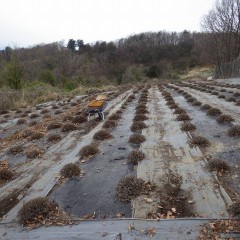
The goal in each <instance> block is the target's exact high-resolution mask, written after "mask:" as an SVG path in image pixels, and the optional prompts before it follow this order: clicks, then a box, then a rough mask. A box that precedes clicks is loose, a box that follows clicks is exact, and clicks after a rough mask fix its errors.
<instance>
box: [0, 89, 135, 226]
mask: <svg viewBox="0 0 240 240" xmlns="http://www.w3.org/2000/svg"><path fill="white" fill-rule="evenodd" d="M130 92H131V91H128V92H126V93H124V94H122V95H120V96H119V97H118V98H117V99H116V100H114V101H113V102H112V103H111V104H109V105H108V109H111V110H110V114H111V113H114V112H115V111H117V110H118V109H119V107H120V106H121V104H122V102H123V97H125V96H128V95H129V94H130ZM112 107H113V108H112ZM106 110H107V109H106ZM102 125H103V122H101V123H100V124H98V125H97V127H95V128H94V129H93V130H92V131H90V132H89V133H88V134H87V135H85V136H81V137H80V138H79V136H78V134H77V132H72V133H70V134H69V135H68V136H67V137H66V138H64V139H63V140H62V141H61V142H59V143H58V144H56V145H54V146H53V147H51V148H50V149H49V150H48V152H47V153H46V154H44V155H43V157H42V158H40V159H36V161H34V162H33V163H32V162H31V163H30V165H27V166H24V167H25V168H26V171H25V172H24V173H23V174H21V175H20V176H18V177H17V178H16V179H15V180H13V181H11V182H9V183H7V184H6V185H4V186H3V187H2V188H1V193H0V199H3V198H4V197H6V196H7V195H9V193H10V192H14V191H17V190H19V189H24V187H25V186H26V185H27V184H29V183H30V182H32V183H33V184H32V186H31V187H30V188H29V189H27V190H26V192H25V193H24V195H20V196H18V198H19V199H18V200H19V203H18V204H17V205H16V206H15V207H14V208H12V209H11V211H9V212H8V213H7V214H6V216H5V218H4V219H3V220H2V222H9V221H12V220H14V219H15V218H16V216H17V212H18V211H19V209H20V208H21V207H22V205H23V203H24V202H26V201H29V200H30V199H33V198H35V197H40V196H46V195H47V194H48V193H49V191H50V190H51V189H52V188H53V187H54V185H55V184H56V183H57V181H58V180H59V177H60V175H59V171H60V170H61V168H62V167H63V166H64V165H65V164H67V163H73V162H76V161H78V160H79V156H78V152H79V150H80V149H81V148H82V147H83V146H85V145H87V144H90V142H91V141H92V137H93V135H94V134H95V133H96V132H97V131H98V130H100V129H101V127H102ZM36 178H37V179H36Z"/></svg>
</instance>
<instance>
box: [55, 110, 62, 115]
mask: <svg viewBox="0 0 240 240" xmlns="http://www.w3.org/2000/svg"><path fill="white" fill-rule="evenodd" d="M61 113H63V112H62V111H61V110H56V111H55V112H54V115H58V114H61Z"/></svg>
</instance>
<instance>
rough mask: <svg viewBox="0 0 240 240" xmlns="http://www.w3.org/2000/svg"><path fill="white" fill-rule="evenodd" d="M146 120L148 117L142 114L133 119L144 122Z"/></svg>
mask: <svg viewBox="0 0 240 240" xmlns="http://www.w3.org/2000/svg"><path fill="white" fill-rule="evenodd" d="M147 119H148V117H147V116H146V115H144V114H136V115H135V117H134V118H133V121H145V120H147Z"/></svg>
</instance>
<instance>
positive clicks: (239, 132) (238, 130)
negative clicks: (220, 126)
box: [228, 125, 240, 137]
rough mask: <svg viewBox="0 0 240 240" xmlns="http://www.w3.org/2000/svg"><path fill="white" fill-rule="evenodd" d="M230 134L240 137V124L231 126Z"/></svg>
mask: <svg viewBox="0 0 240 240" xmlns="http://www.w3.org/2000/svg"><path fill="white" fill-rule="evenodd" d="M228 135H229V136H232V137H239V136H240V125H236V126H233V127H231V128H230V129H229V130H228Z"/></svg>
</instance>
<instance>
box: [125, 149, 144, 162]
mask: <svg viewBox="0 0 240 240" xmlns="http://www.w3.org/2000/svg"><path fill="white" fill-rule="evenodd" d="M144 158H145V154H144V153H143V152H141V151H139V150H133V151H131V152H130V153H129V155H128V163H131V164H133V165H136V164H138V162H139V161H142V160H143V159H144Z"/></svg>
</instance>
